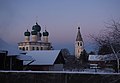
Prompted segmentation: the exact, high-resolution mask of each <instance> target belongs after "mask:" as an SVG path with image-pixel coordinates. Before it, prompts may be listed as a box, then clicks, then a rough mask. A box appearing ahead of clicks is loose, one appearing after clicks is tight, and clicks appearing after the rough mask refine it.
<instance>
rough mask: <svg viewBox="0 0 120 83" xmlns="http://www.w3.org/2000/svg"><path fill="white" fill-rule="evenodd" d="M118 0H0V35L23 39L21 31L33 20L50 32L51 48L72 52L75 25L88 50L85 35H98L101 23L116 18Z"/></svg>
mask: <svg viewBox="0 0 120 83" xmlns="http://www.w3.org/2000/svg"><path fill="white" fill-rule="evenodd" d="M119 4H120V0H0V38H2V39H3V40H5V41H7V42H8V43H10V44H17V43H18V42H20V41H24V35H23V33H24V32H25V31H26V29H29V30H31V28H32V26H33V25H34V24H35V22H36V21H37V22H38V23H39V24H40V26H41V27H42V31H44V29H45V27H46V28H47V30H48V31H49V33H50V37H49V39H50V41H51V42H52V44H53V46H54V48H55V49H61V48H68V49H69V50H70V51H72V53H73V52H74V42H75V38H76V34H77V27H78V26H80V27H81V33H82V37H83V39H84V42H85V48H86V49H87V50H91V49H90V48H92V47H91V46H92V45H91V44H90V37H88V36H89V34H95V35H96V34H98V33H99V32H100V31H101V30H102V29H104V28H105V27H104V26H105V22H109V21H110V20H111V19H115V20H119V19H120V5H119Z"/></svg>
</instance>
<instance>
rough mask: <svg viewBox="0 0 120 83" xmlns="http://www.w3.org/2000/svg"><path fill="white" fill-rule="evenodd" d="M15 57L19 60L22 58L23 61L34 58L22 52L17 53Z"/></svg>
mask: <svg viewBox="0 0 120 83" xmlns="http://www.w3.org/2000/svg"><path fill="white" fill-rule="evenodd" d="M16 58H17V59H19V60H23V61H33V60H34V58H32V56H26V55H23V54H20V55H18V56H17V57H16Z"/></svg>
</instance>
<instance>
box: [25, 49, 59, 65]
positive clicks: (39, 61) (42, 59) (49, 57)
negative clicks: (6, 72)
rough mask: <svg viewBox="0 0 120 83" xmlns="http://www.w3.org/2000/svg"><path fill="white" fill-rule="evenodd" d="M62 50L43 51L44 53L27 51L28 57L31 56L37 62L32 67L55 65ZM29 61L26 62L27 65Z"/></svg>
mask: <svg viewBox="0 0 120 83" xmlns="http://www.w3.org/2000/svg"><path fill="white" fill-rule="evenodd" d="M59 53H60V50H42V51H27V54H26V56H31V57H32V58H33V59H34V60H35V61H34V62H33V63H31V64H30V65H53V64H54V62H55V60H56V59H57V57H58V55H59ZM28 63H29V61H24V62H23V64H24V65H27V64H28Z"/></svg>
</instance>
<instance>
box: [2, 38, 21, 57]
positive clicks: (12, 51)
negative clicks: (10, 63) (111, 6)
mask: <svg viewBox="0 0 120 83" xmlns="http://www.w3.org/2000/svg"><path fill="white" fill-rule="evenodd" d="M0 50H4V51H8V54H7V56H16V55H19V54H20V53H21V52H22V51H20V50H18V48H17V46H16V47H14V46H12V45H10V44H8V43H7V42H5V41H4V40H2V39H0Z"/></svg>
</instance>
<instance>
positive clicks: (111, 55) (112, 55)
mask: <svg viewBox="0 0 120 83" xmlns="http://www.w3.org/2000/svg"><path fill="white" fill-rule="evenodd" d="M116 55H117V57H118V58H119V59H120V53H116ZM104 60H106V61H107V60H116V56H115V55H114V54H107V55H104Z"/></svg>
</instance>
